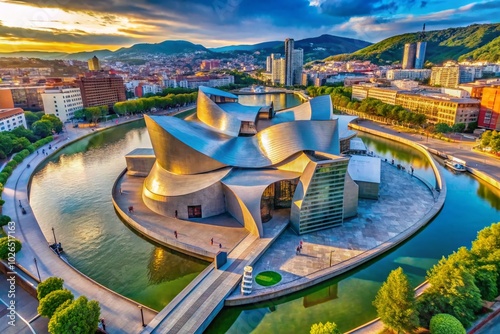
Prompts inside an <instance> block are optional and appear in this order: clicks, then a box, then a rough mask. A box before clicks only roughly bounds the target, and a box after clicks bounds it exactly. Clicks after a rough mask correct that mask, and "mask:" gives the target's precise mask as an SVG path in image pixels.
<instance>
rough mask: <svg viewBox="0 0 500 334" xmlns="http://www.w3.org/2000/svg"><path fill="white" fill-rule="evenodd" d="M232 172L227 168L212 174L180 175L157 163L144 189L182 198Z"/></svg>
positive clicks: (157, 193) (161, 194) (156, 193)
mask: <svg viewBox="0 0 500 334" xmlns="http://www.w3.org/2000/svg"><path fill="white" fill-rule="evenodd" d="M230 171H231V168H230V167H226V168H221V169H218V170H215V171H213V172H210V173H201V174H194V175H178V174H174V173H170V172H168V171H166V170H165V169H163V168H162V167H161V166H159V165H158V163H155V164H154V165H153V168H152V169H151V172H150V173H149V175H148V177H147V178H146V180H145V181H144V187H146V189H147V190H149V191H150V192H151V193H153V194H155V195H160V196H182V195H187V194H190V193H193V192H195V191H199V190H201V189H205V188H207V187H209V186H211V185H212V184H214V183H216V182H218V181H220V180H221V179H222V178H224V177H225V176H226V175H227V174H228V173H229V172H230Z"/></svg>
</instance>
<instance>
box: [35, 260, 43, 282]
mask: <svg viewBox="0 0 500 334" xmlns="http://www.w3.org/2000/svg"><path fill="white" fill-rule="evenodd" d="M33 261H35V267H36V273H37V274H38V281H39V282H41V281H42V279H41V278H40V271H39V270H38V263H36V257H34V258H33Z"/></svg>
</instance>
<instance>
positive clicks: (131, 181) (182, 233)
mask: <svg viewBox="0 0 500 334" xmlns="http://www.w3.org/2000/svg"><path fill="white" fill-rule="evenodd" d="M124 159H125V158H124ZM143 183H144V178H143V177H137V176H130V175H126V174H125V175H123V176H122V177H121V178H120V179H119V180H118V183H117V187H116V189H115V192H114V194H113V200H114V201H115V203H116V204H117V205H118V207H119V209H120V211H121V214H122V217H123V218H124V219H125V220H127V221H128V223H129V224H130V225H131V226H132V227H133V228H134V229H135V230H137V231H138V232H139V233H141V234H143V235H145V236H146V237H147V238H149V239H152V240H154V241H156V242H158V243H160V244H163V245H165V246H167V247H171V248H174V249H177V250H179V251H181V252H184V253H185V252H188V253H190V254H191V255H193V256H196V257H198V258H201V259H204V260H207V261H212V260H213V259H214V257H215V255H216V254H217V253H218V252H219V251H224V252H230V251H231V250H232V249H233V248H234V247H235V246H236V245H237V244H238V243H239V242H240V241H241V240H243V239H244V238H245V237H246V236H247V235H248V231H247V230H246V229H245V228H244V227H243V226H242V225H241V224H240V223H238V221H237V220H236V219H234V218H233V217H232V216H231V215H229V214H223V215H219V216H216V217H211V218H205V219H193V221H188V220H181V219H175V218H173V217H165V216H162V215H159V214H157V213H155V212H153V211H151V210H150V209H149V208H148V207H147V206H146V205H145V204H144V202H143V200H142V186H143ZM120 189H121V194H120ZM129 206H133V207H134V211H133V212H132V213H130V212H128V207H129ZM174 231H177V238H176V237H175V234H174ZM212 238H213V244H212V242H211V239H212ZM219 244H220V245H221V247H220V248H219Z"/></svg>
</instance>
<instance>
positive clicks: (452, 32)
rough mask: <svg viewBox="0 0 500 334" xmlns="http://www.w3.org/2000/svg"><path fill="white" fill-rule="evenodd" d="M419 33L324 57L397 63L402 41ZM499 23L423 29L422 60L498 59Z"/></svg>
mask: <svg viewBox="0 0 500 334" xmlns="http://www.w3.org/2000/svg"><path fill="white" fill-rule="evenodd" d="M419 35H420V33H419V32H418V33H410V34H403V35H397V36H393V37H390V38H387V39H384V40H383V41H380V42H378V43H375V44H372V45H370V46H368V47H366V48H364V49H361V50H358V51H356V52H354V53H350V54H342V55H337V56H332V57H328V58H326V59H325V60H371V61H372V62H374V63H377V64H386V63H394V62H398V61H399V62H401V61H402V59H403V49H404V45H405V43H413V42H418V40H419ZM499 37H500V23H495V24H473V25H470V26H468V27H462V28H449V29H444V30H434V31H429V32H426V38H425V41H427V52H426V60H427V61H430V62H432V63H434V64H438V63H442V62H443V61H446V60H459V59H460V60H463V59H471V60H489V61H495V60H498V59H500V55H499V53H500V39H499Z"/></svg>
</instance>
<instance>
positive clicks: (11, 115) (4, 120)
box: [0, 108, 28, 132]
mask: <svg viewBox="0 0 500 334" xmlns="http://www.w3.org/2000/svg"><path fill="white" fill-rule="evenodd" d="M20 126H24V127H25V128H28V126H27V125H26V118H25V117H24V110H23V109H21V108H7V109H0V132H1V131H12V130H14V129H15V128H18V127H20Z"/></svg>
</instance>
